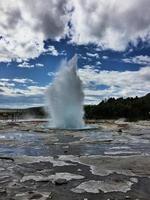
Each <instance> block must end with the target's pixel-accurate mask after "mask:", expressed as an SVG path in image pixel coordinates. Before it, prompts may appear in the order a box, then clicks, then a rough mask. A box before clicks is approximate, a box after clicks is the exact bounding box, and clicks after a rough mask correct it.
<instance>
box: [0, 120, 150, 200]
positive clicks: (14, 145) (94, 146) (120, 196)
mask: <svg viewBox="0 0 150 200" xmlns="http://www.w3.org/2000/svg"><path fill="white" fill-rule="evenodd" d="M89 123H94V124H92V125H91V126H92V127H93V129H85V130H78V131H77V130H76V131H75V130H56V129H55V130H54V129H48V128H46V127H47V126H46V122H44V121H37V120H34V121H19V122H8V121H7V122H6V121H1V122H0V200H28V199H30V200H31V199H32V200H35V199H39V200H51V199H52V200H125V199H128V200H129V199H132V200H150V122H149V121H140V122H130V123H129V122H124V121H123V120H118V121H114V120H111V121H110V120H109V121H106V120H104V121H102V120H101V121H97V122H95V121H91V122H89Z"/></svg>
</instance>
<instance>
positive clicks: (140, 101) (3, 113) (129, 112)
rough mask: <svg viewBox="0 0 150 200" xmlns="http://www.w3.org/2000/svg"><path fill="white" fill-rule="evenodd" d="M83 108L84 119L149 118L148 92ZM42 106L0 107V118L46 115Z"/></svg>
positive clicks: (149, 102) (149, 103)
mask: <svg viewBox="0 0 150 200" xmlns="http://www.w3.org/2000/svg"><path fill="white" fill-rule="evenodd" d="M84 109H85V118H86V119H118V118H126V119H128V120H148V119H150V93H149V94H147V95H146V96H144V97H135V98H132V97H128V98H126V99H124V98H118V99H115V98H110V99H108V100H103V101H101V102H100V103H99V104H98V105H87V106H85V107H84ZM45 110H46V109H44V108H43V107H33V108H26V109H0V119H9V118H12V117H14V115H15V116H16V117H17V118H28V117H30V116H32V117H35V118H36V117H37V118H45V117H47V113H46V111H45Z"/></svg>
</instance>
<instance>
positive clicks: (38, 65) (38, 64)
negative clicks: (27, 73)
mask: <svg viewBox="0 0 150 200" xmlns="http://www.w3.org/2000/svg"><path fill="white" fill-rule="evenodd" d="M35 66H36V67H44V64H42V63H36V64H35Z"/></svg>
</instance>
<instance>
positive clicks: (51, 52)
mask: <svg viewBox="0 0 150 200" xmlns="http://www.w3.org/2000/svg"><path fill="white" fill-rule="evenodd" d="M44 52H45V53H46V54H49V55H52V56H58V55H59V53H58V51H57V50H56V48H55V47H54V46H49V47H48V48H47V49H45V51H44Z"/></svg>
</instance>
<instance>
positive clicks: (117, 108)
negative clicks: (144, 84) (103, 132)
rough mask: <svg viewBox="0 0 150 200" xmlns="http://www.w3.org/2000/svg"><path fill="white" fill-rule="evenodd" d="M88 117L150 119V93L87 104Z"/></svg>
mask: <svg viewBox="0 0 150 200" xmlns="http://www.w3.org/2000/svg"><path fill="white" fill-rule="evenodd" d="M85 118H87V119H116V118H127V119H129V120H146V119H150V93H149V94H147V95H145V96H143V97H135V98H133V97H128V98H125V99H124V98H118V99H115V98H110V99H108V100H103V101H102V102H100V103H99V104H98V105H87V106H85Z"/></svg>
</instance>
